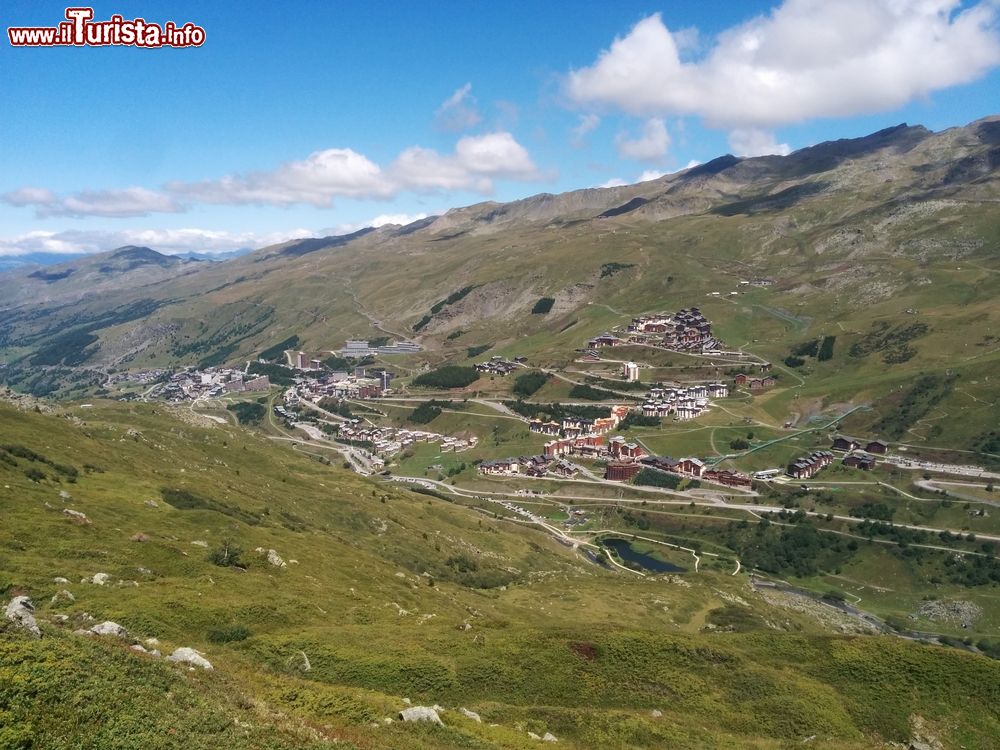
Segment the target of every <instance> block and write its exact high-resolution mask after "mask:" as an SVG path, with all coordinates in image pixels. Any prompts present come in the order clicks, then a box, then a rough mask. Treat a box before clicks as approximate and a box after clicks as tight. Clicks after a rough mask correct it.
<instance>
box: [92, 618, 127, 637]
mask: <svg viewBox="0 0 1000 750" xmlns="http://www.w3.org/2000/svg"><path fill="white" fill-rule="evenodd" d="M90 632H91V633H93V634H94V635H110V636H113V637H115V638H128V631H127V630H126V629H125V628H123V627H122V626H121V625H119V624H118V623H117V622H112V621H111V620H105V621H104V622H101V623H98V624H97V625H94V626H93V627H92V628H91V629H90Z"/></svg>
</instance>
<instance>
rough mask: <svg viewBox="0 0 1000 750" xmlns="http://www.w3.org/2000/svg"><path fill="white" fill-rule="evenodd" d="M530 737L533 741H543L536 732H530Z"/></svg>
mask: <svg viewBox="0 0 1000 750" xmlns="http://www.w3.org/2000/svg"><path fill="white" fill-rule="evenodd" d="M528 736H529V737H531V739H533V740H540V739H542V738H541V737H539V736H538V735H537V734H535V733H534V732H528Z"/></svg>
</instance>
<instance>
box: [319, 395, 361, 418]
mask: <svg viewBox="0 0 1000 750" xmlns="http://www.w3.org/2000/svg"><path fill="white" fill-rule="evenodd" d="M319 406H320V408H321V409H326V410H327V411H329V412H332V413H334V414H338V415H340V416H341V417H344V419H354V412H352V411H351V407H350V405H349V404H348V403H347V402H346V401H344V400H343V399H339V398H331V397H330V396H327V397H326V398H323V399H320V402H319Z"/></svg>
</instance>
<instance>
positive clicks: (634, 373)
mask: <svg viewBox="0 0 1000 750" xmlns="http://www.w3.org/2000/svg"><path fill="white" fill-rule="evenodd" d="M622 374H623V375H624V376H625V380H627V381H628V382H629V383H636V382H638V380H639V365H637V364H636V363H635V362H626V363H625V364H624V365H622Z"/></svg>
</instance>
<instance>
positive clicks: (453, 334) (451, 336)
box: [445, 328, 465, 341]
mask: <svg viewBox="0 0 1000 750" xmlns="http://www.w3.org/2000/svg"><path fill="white" fill-rule="evenodd" d="M463 333H465V331H463V330H462V329H461V328H460V329H458V330H457V331H452V332H451V333H449V334H448V335H447V336H446V337H445V338H447V339H448V341H454V340H455V339H457V338H458V337H459V336H461V335H462V334H463Z"/></svg>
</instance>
